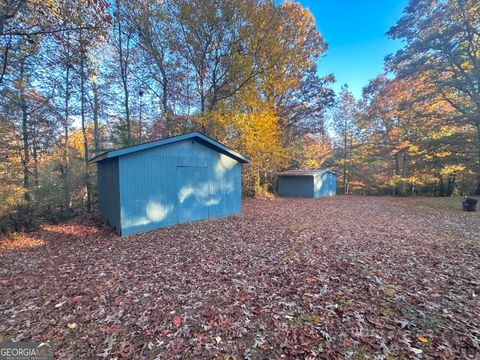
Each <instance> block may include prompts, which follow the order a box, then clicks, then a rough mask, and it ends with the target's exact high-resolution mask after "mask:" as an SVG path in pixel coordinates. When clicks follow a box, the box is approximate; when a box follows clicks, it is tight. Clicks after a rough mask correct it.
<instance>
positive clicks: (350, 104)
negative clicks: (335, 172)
mask: <svg viewBox="0 0 480 360" xmlns="http://www.w3.org/2000/svg"><path fill="white" fill-rule="evenodd" d="M357 117H358V103H357V100H356V99H355V97H354V96H353V94H352V92H351V91H350V90H349V89H348V86H347V85H344V86H343V87H342V89H341V92H340V94H339V99H338V100H337V103H336V105H335V109H334V111H333V116H332V120H333V128H334V130H335V131H336V132H337V134H338V136H339V139H338V140H339V143H340V147H341V150H340V151H339V154H340V157H341V160H340V165H341V167H342V183H343V193H344V194H347V195H348V194H349V192H350V181H351V180H352V153H353V147H354V141H355V140H354V138H355V137H356V133H357V127H356V120H357Z"/></svg>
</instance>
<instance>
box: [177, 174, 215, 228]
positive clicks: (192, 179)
mask: <svg viewBox="0 0 480 360" xmlns="http://www.w3.org/2000/svg"><path fill="white" fill-rule="evenodd" d="M209 196H210V182H209V181H208V167H206V166H204V167H202V166H178V167H177V221H178V223H184V222H189V221H195V220H201V219H207V218H208V206H207V201H208V198H209Z"/></svg>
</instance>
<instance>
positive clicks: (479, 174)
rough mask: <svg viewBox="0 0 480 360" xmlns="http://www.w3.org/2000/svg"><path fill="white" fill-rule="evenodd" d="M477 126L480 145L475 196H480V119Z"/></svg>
mask: <svg viewBox="0 0 480 360" xmlns="http://www.w3.org/2000/svg"><path fill="white" fill-rule="evenodd" d="M476 125H477V145H478V159H477V160H478V164H477V188H476V189H475V195H480V119H479V120H477V122H476Z"/></svg>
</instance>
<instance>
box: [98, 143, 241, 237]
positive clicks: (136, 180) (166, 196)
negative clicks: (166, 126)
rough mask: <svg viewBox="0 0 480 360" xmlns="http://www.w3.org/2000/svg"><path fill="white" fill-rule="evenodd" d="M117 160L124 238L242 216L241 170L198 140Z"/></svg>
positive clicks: (239, 165) (237, 163)
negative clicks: (173, 226) (204, 221)
mask: <svg viewBox="0 0 480 360" xmlns="http://www.w3.org/2000/svg"><path fill="white" fill-rule="evenodd" d="M118 159H119V174H120V187H121V191H120V206H121V224H122V225H121V235H128V234H132V233H137V232H143V231H148V230H152V229H156V228H159V227H163V226H168V225H173V224H178V223H183V222H187V221H193V220H199V219H204V218H214V217H221V216H227V215H233V214H237V213H239V212H240V211H241V196H242V188H241V187H242V184H241V171H242V168H241V164H240V163H239V162H238V161H236V160H234V159H232V158H231V157H230V156H227V155H224V154H222V153H219V152H218V151H216V150H213V149H211V148H210V147H207V146H205V145H204V144H203V143H201V142H200V141H198V140H194V139H189V140H184V141H180V142H175V143H172V144H168V145H163V146H160V147H155V148H150V149H148V150H144V151H139V152H135V153H130V154H127V155H124V156H120V157H119V158H118ZM102 162H103V161H102Z"/></svg>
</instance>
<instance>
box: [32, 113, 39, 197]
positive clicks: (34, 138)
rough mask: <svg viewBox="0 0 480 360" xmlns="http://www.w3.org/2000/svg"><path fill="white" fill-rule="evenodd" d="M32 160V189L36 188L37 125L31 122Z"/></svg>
mask: <svg viewBox="0 0 480 360" xmlns="http://www.w3.org/2000/svg"><path fill="white" fill-rule="evenodd" d="M32 125H33V126H32V158H33V181H34V189H36V188H38V142H37V124H36V123H35V121H33V122H32Z"/></svg>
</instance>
